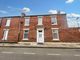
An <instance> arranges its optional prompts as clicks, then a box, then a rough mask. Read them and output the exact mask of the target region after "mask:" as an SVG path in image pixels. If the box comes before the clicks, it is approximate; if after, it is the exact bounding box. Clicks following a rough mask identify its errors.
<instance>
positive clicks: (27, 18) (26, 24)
mask: <svg viewBox="0 0 80 60" xmlns="http://www.w3.org/2000/svg"><path fill="white" fill-rule="evenodd" d="M26 22H28V23H26ZM29 25H30V17H25V23H24V26H29Z"/></svg>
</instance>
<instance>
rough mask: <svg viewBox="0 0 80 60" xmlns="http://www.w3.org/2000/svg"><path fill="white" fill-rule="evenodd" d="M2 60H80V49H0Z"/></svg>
mask: <svg viewBox="0 0 80 60" xmlns="http://www.w3.org/2000/svg"><path fill="white" fill-rule="evenodd" d="M0 60H80V49H54V48H4V47H0Z"/></svg>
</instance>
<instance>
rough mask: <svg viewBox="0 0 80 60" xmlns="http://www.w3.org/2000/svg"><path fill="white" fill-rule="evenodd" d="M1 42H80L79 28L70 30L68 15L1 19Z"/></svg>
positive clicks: (22, 16) (23, 16) (23, 15)
mask: <svg viewBox="0 0 80 60" xmlns="http://www.w3.org/2000/svg"><path fill="white" fill-rule="evenodd" d="M0 42H7V43H17V42H31V43H33V42H35V43H45V42H53V43H55V42H80V32H79V28H68V25H67V18H66V14H60V13H58V14H46V15H25V14H22V15H21V16H9V17H0Z"/></svg>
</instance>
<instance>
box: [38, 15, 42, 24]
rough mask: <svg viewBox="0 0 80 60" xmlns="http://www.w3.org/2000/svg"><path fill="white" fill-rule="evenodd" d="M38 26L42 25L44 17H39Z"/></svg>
mask: <svg viewBox="0 0 80 60" xmlns="http://www.w3.org/2000/svg"><path fill="white" fill-rule="evenodd" d="M38 25H42V16H38Z"/></svg>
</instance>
